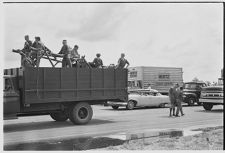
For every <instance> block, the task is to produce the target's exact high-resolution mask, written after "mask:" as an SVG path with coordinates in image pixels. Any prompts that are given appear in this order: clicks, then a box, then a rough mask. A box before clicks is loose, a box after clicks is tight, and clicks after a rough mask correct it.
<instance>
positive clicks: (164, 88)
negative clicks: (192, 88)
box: [128, 66, 183, 95]
mask: <svg viewBox="0 0 225 153" xmlns="http://www.w3.org/2000/svg"><path fill="white" fill-rule="evenodd" d="M174 83H178V84H179V85H182V84H183V70H182V68H179V67H154V66H136V67H130V68H129V72H128V86H129V89H131V90H132V89H145V88H148V87H149V86H150V87H151V88H152V89H155V90H158V91H159V92H160V93H161V94H164V95H168V91H169V88H170V87H171V86H173V84H174Z"/></svg>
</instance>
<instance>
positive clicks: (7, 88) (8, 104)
mask: <svg viewBox="0 0 225 153" xmlns="http://www.w3.org/2000/svg"><path fill="white" fill-rule="evenodd" d="M3 89H4V91H3V107H4V119H16V118H17V116H16V114H17V113H18V112H20V94H19V88H18V83H17V79H16V76H15V75H4V88H3Z"/></svg>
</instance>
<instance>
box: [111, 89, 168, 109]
mask: <svg viewBox="0 0 225 153" xmlns="http://www.w3.org/2000/svg"><path fill="white" fill-rule="evenodd" d="M169 102H170V100H169V97H168V96H166V95H162V94H161V93H159V92H158V91H157V90H154V89H137V90H130V91H129V95H128V101H127V102H110V101H108V102H107V105H108V106H112V108H113V109H118V108H119V107H126V108H127V109H128V110H132V109H134V108H135V107H165V105H166V104H168V103H169Z"/></svg>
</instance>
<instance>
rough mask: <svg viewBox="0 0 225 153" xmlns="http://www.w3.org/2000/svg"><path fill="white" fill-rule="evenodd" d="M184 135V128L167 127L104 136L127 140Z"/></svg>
mask: <svg viewBox="0 0 225 153" xmlns="http://www.w3.org/2000/svg"><path fill="white" fill-rule="evenodd" d="M183 135H184V131H183V130H179V129H167V130H162V129H161V130H148V131H142V132H135V133H118V134H115V135H105V136H104V137H109V138H114V139H121V140H125V141H129V140H135V139H142V138H151V137H178V136H179V137H180V136H183Z"/></svg>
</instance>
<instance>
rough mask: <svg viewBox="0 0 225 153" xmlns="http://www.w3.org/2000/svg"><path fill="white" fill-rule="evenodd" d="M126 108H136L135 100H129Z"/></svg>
mask: <svg viewBox="0 0 225 153" xmlns="http://www.w3.org/2000/svg"><path fill="white" fill-rule="evenodd" d="M126 108H127V109H128V110H132V109H134V102H133V101H128V103H127V106H126Z"/></svg>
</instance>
